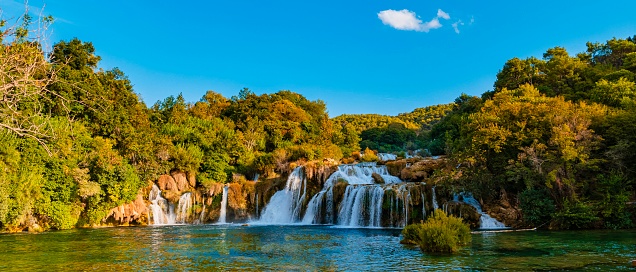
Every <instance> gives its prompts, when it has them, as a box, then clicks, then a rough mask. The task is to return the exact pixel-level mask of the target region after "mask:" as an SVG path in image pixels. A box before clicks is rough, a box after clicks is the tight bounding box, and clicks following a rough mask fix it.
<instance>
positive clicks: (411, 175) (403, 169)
mask: <svg viewBox="0 0 636 272" xmlns="http://www.w3.org/2000/svg"><path fill="white" fill-rule="evenodd" d="M446 163H447V160H446V158H444V157H439V158H410V159H401V160H396V161H390V162H387V163H386V167H387V169H388V170H389V173H390V174H391V175H394V176H397V177H399V178H400V179H402V180H404V181H412V182H421V181H425V180H426V179H427V178H429V177H431V176H432V175H433V172H434V171H435V170H438V169H442V168H444V167H445V166H446Z"/></svg>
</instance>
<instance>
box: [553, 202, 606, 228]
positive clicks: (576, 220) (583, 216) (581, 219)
mask: <svg viewBox="0 0 636 272" xmlns="http://www.w3.org/2000/svg"><path fill="white" fill-rule="evenodd" d="M554 219H555V222H554V223H555V225H556V226H557V228H559V229H586V228H591V227H593V224H594V223H596V222H597V221H598V220H599V218H598V217H597V216H596V215H595V213H594V211H593V210H592V207H591V206H590V205H588V204H586V203H584V202H582V201H580V200H576V199H575V200H570V199H566V200H565V201H564V202H563V208H562V209H561V210H559V211H558V212H557V213H555V215H554Z"/></svg>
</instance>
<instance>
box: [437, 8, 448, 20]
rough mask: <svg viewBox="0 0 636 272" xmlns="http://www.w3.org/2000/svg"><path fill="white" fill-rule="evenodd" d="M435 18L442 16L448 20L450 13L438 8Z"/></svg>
mask: <svg viewBox="0 0 636 272" xmlns="http://www.w3.org/2000/svg"><path fill="white" fill-rule="evenodd" d="M437 18H443V19H446V20H448V19H450V15H448V13H446V12H444V11H443V10H441V9H438V10H437Z"/></svg>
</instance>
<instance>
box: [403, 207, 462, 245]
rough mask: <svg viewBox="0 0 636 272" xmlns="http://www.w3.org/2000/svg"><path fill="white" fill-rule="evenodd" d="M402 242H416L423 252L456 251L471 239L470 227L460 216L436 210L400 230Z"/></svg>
mask: <svg viewBox="0 0 636 272" xmlns="http://www.w3.org/2000/svg"><path fill="white" fill-rule="evenodd" d="M402 235H403V237H404V239H403V240H402V243H407V244H417V245H418V246H419V247H420V249H421V250H422V251H424V252H445V253H453V252H457V251H458V250H459V249H460V248H461V247H463V246H466V245H468V244H469V243H470V241H471V236H470V228H469V227H468V225H467V224H466V223H464V222H463V221H462V219H461V218H457V217H454V216H452V215H451V216H448V215H446V213H444V212H443V211H441V210H436V211H435V213H434V214H433V216H431V217H429V218H428V219H427V220H426V222H424V223H420V224H413V225H408V226H406V227H405V228H404V230H402Z"/></svg>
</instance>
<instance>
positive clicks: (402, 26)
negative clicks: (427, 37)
mask: <svg viewBox="0 0 636 272" xmlns="http://www.w3.org/2000/svg"><path fill="white" fill-rule="evenodd" d="M378 18H379V19H380V20H381V21H382V23H383V24H385V25H388V26H391V27H393V28H395V29H398V30H407V31H418V32H429V31H430V30H431V29H438V28H440V27H442V24H441V23H440V22H439V19H440V18H441V19H445V20H449V19H450V15H449V14H448V13H446V12H444V11H443V10H441V9H438V10H437V16H435V18H433V19H431V20H430V21H428V22H422V20H420V19H419V16H417V14H415V12H413V11H410V10H408V9H403V10H393V9H387V10H383V11H380V12H378Z"/></svg>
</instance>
